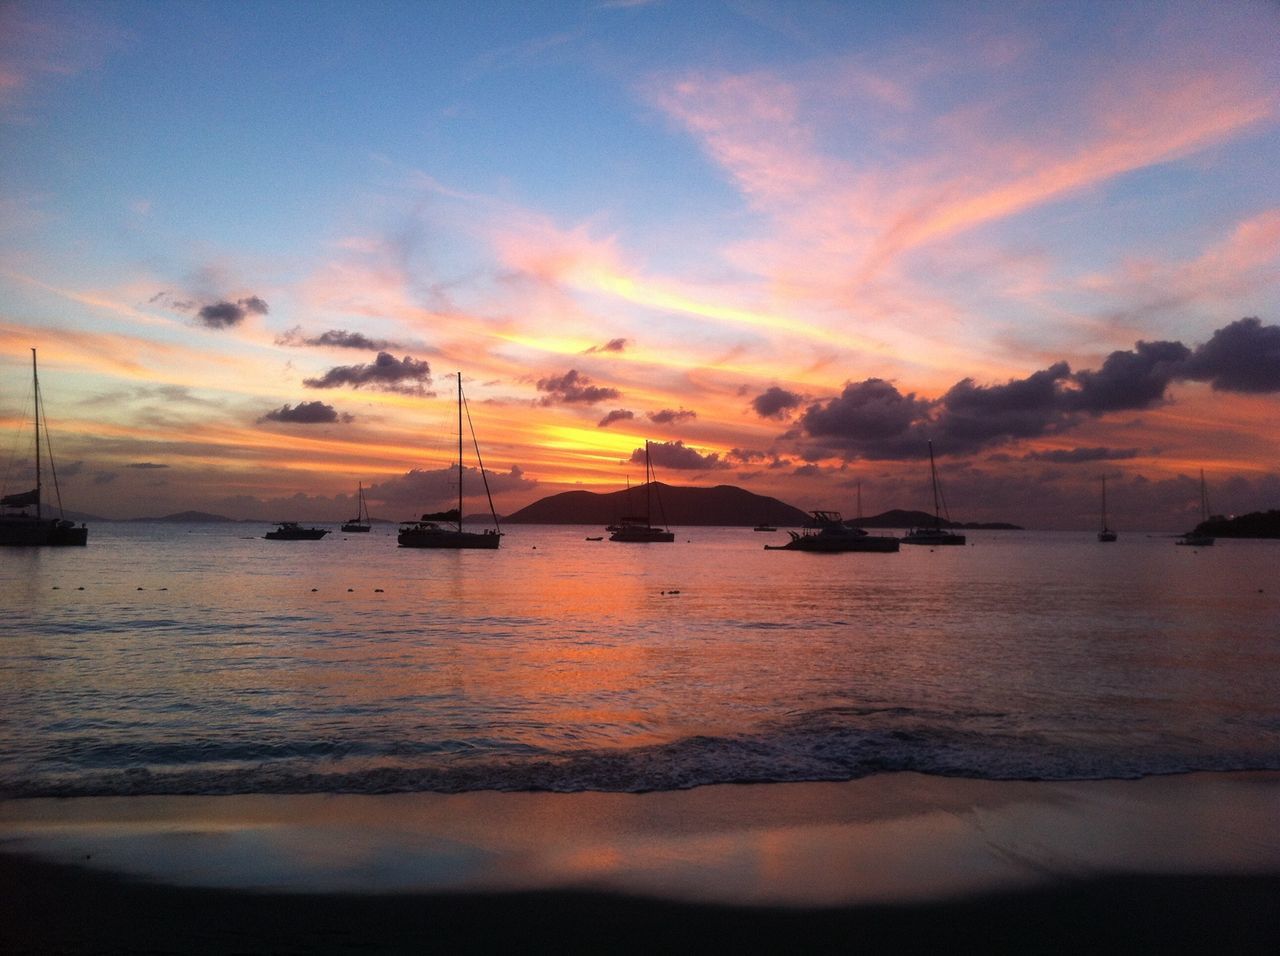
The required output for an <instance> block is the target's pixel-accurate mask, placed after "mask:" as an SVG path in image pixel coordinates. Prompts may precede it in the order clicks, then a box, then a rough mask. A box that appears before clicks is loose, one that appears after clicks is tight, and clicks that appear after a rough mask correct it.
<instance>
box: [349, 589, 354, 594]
mask: <svg viewBox="0 0 1280 956" xmlns="http://www.w3.org/2000/svg"><path fill="white" fill-rule="evenodd" d="M354 590H355V588H347V593H348V594H350V593H351V592H352V591H354Z"/></svg>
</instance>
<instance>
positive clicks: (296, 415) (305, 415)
mask: <svg viewBox="0 0 1280 956" xmlns="http://www.w3.org/2000/svg"><path fill="white" fill-rule="evenodd" d="M350 421H352V417H351V416H350V415H347V414H339V413H338V410H337V409H335V408H334V407H333V406H332V405H326V404H325V403H324V402H320V401H316V402H299V403H298V404H297V405H295V406H292V407H290V406H289V405H287V404H286V405H282V406H281V407H280V408H275V409H272V410H271V411H269V412H267V413H266V414H265V415H263V416H262V417H261V418H259V419H258V424H262V423H263V422H287V423H289V424H292V425H325V424H329V423H331V422H350Z"/></svg>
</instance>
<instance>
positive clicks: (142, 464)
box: [125, 461, 169, 471]
mask: <svg viewBox="0 0 1280 956" xmlns="http://www.w3.org/2000/svg"><path fill="white" fill-rule="evenodd" d="M125 467H126V468H138V469H140V470H142V471H151V470H154V469H157V468H168V467H169V466H168V465H158V464H156V463H155V462H154V461H135V462H131V463H130V464H128V465H125Z"/></svg>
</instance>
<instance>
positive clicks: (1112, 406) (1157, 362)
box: [1064, 342, 1191, 415]
mask: <svg viewBox="0 0 1280 956" xmlns="http://www.w3.org/2000/svg"><path fill="white" fill-rule="evenodd" d="M1190 354H1191V352H1190V350H1189V349H1188V348H1187V347H1186V346H1185V345H1183V344H1182V343H1181V342H1139V343H1138V344H1137V345H1135V346H1134V348H1133V350H1132V351H1130V352H1112V353H1111V354H1110V355H1108V356H1107V360H1106V361H1105V362H1103V363H1102V368H1100V369H1098V370H1097V371H1096V372H1093V371H1088V370H1085V371H1082V372H1077V373H1076V374H1075V376H1074V381H1075V384H1076V386H1077V388H1076V390H1075V391H1074V392H1072V393H1070V394H1069V395H1068V396H1067V397H1066V401H1065V403H1064V404H1065V405H1066V407H1068V408H1070V409H1072V410H1076V411H1082V412H1087V413H1089V414H1090V415H1102V414H1104V413H1106V412H1116V411H1124V410H1126V409H1140V408H1150V407H1151V406H1152V405H1155V404H1157V403H1159V402H1160V401H1162V400H1163V399H1164V393H1165V389H1167V388H1168V386H1169V383H1170V382H1171V381H1172V380H1173V379H1174V378H1176V377H1177V372H1178V370H1179V368H1180V367H1181V366H1182V364H1183V363H1184V362H1185V361H1186V359H1187V357H1188V356H1189V355H1190Z"/></svg>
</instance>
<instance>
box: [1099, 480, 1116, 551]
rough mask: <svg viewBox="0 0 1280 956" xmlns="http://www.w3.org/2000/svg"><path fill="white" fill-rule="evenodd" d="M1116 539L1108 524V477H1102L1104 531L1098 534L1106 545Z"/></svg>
mask: <svg viewBox="0 0 1280 956" xmlns="http://www.w3.org/2000/svg"><path fill="white" fill-rule="evenodd" d="M1115 539H1116V533H1115V532H1114V531H1112V530H1111V528H1110V526H1109V525H1108V524H1107V476H1106V475H1103V476H1102V529H1101V530H1100V531H1099V532H1098V540H1099V541H1101V542H1103V543H1104V544H1106V543H1109V542H1112V541H1114V540H1115Z"/></svg>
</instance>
